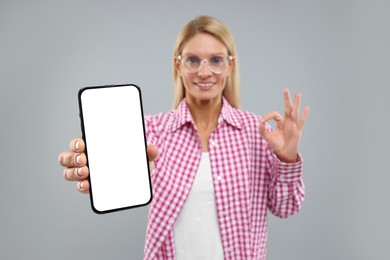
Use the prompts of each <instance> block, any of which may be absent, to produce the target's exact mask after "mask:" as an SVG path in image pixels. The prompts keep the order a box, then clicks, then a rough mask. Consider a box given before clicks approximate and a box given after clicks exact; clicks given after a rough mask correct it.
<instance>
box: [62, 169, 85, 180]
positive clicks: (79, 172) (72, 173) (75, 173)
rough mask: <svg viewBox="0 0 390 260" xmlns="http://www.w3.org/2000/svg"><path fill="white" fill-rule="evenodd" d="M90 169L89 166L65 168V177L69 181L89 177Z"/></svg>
mask: <svg viewBox="0 0 390 260" xmlns="http://www.w3.org/2000/svg"><path fill="white" fill-rule="evenodd" d="M88 175H89V171H88V167H86V166H83V167H76V168H65V169H64V178H65V180H67V181H81V180H85V179H86V178H88Z"/></svg>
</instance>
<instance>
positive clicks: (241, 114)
mask: <svg viewBox="0 0 390 260" xmlns="http://www.w3.org/2000/svg"><path fill="white" fill-rule="evenodd" d="M233 114H234V116H235V117H237V119H238V120H239V121H240V122H241V123H242V124H243V125H253V124H255V125H257V124H258V123H259V121H260V119H261V116H260V115H257V114H255V113H254V112H251V111H248V110H245V109H242V108H233Z"/></svg>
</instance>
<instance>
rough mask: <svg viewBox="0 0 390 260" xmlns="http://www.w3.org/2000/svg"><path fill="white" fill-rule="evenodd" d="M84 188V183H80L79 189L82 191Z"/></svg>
mask: <svg viewBox="0 0 390 260" xmlns="http://www.w3.org/2000/svg"><path fill="white" fill-rule="evenodd" d="M83 188H84V182H83V181H80V182H79V189H80V190H82V189H83Z"/></svg>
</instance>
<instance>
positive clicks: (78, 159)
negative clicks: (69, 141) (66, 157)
mask: <svg viewBox="0 0 390 260" xmlns="http://www.w3.org/2000/svg"><path fill="white" fill-rule="evenodd" d="M76 163H77V164H78V165H81V156H80V155H77V156H76Z"/></svg>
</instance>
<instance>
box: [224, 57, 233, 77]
mask: <svg viewBox="0 0 390 260" xmlns="http://www.w3.org/2000/svg"><path fill="white" fill-rule="evenodd" d="M228 65H229V66H228V70H227V73H226V76H227V77H229V76H230V74H232V71H233V68H234V60H230V61H229V63H228Z"/></svg>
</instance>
